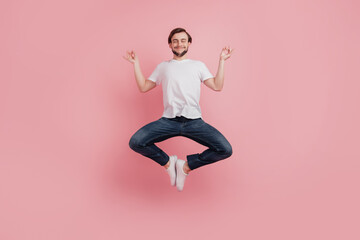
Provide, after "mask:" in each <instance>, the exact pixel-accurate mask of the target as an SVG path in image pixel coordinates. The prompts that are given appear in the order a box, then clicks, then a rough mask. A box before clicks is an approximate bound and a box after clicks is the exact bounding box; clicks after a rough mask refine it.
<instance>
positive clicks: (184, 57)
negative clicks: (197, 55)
mask: <svg viewBox="0 0 360 240" xmlns="http://www.w3.org/2000/svg"><path fill="white" fill-rule="evenodd" d="M186 55H187V54H185V55H184V56H182V57H178V56H176V55H175V54H174V56H173V59H174V60H177V61H181V60H185V59H187V57H186Z"/></svg>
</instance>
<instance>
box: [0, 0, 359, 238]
mask: <svg viewBox="0 0 360 240" xmlns="http://www.w3.org/2000/svg"><path fill="white" fill-rule="evenodd" d="M359 9H360V4H359V2H358V1H350V0H348V1H340V0H339V1H330V0H329V1H325V0H324V1H312V0H311V1H309V0H306V1H300V0H299V1H285V0H284V1H235V0H224V1H208V0H206V1H205V0H201V1H193V0H191V1H190V0H183V1H170V0H167V1H165V0H161V1H144V0H143V1H115V0H113V1H109V0H107V1H104V0H101V1H100V0H93V1H81V0H71V1H70V0H66V1H46V0H35V1H34V0H32V1H25V0H22V1H2V2H1V3H0V16H1V21H0V28H1V29H0V30H1V38H0V52H1V54H0V55H1V57H0V68H1V71H0V74H1V75H0V79H1V85H0V110H1V111H0V114H1V115H0V164H1V165H0V194H1V196H0V226H1V227H0V239H1V240H13V239H16V240H26V239H36V240H40V239H44V240H45V239H46V240H49V239H50V240H58V239H59V240H63V239H67V240H72V239H87V240H92V239H107V240H111V239H173V240H177V239H179V240H180V239H207V240H209V239H220V238H223V239H241V238H242V239H259V240H260V239H274V240H275V239H276V240H282V239H284V240H285V239H292V240H293V239H347V240H349V239H359V238H360V233H359V230H358V229H355V228H356V227H358V225H359V221H360V219H359V218H360V217H359V216H360V207H359V202H360V192H359V181H360V174H359V173H360V171H359V170H360V164H359V159H360V151H359V145H360V137H359V136H360V127H359V122H360V112H359V101H360V97H359V87H360V84H359V79H360V71H359V64H360V57H359V56H360V45H359V43H360V24H359V23H360V17H359V16H360V10H359ZM175 27H184V28H185V29H187V30H188V31H189V32H190V34H191V35H192V37H193V44H192V45H191V46H190V48H189V56H188V57H189V58H192V59H198V60H201V61H203V62H204V63H205V64H206V65H207V66H208V68H209V69H210V71H211V72H212V73H213V74H216V71H217V64H218V57H219V54H220V51H221V49H222V48H223V47H224V46H226V45H230V46H231V47H233V48H235V50H234V53H233V56H232V57H231V58H230V59H229V60H227V61H226V65H225V85H224V89H223V91H222V92H214V91H212V90H210V89H209V88H207V87H206V86H205V85H203V86H202V96H201V102H200V103H201V107H202V111H203V118H204V120H205V121H206V122H208V123H209V124H211V125H213V126H214V127H216V128H217V129H218V130H220V131H221V132H222V133H223V134H224V135H225V136H226V137H227V138H228V140H229V141H230V143H231V144H232V146H233V151H234V153H233V155H232V156H231V157H230V158H229V159H227V160H224V161H222V162H219V163H215V164H212V165H208V166H205V167H203V168H199V169H198V170H196V171H193V172H192V173H191V174H190V175H189V177H188V179H187V182H186V183H185V188H184V191H183V192H181V193H179V192H177V190H176V188H174V187H171V186H170V183H169V179H168V176H167V175H166V172H165V170H164V169H163V168H161V167H159V166H158V165H157V164H156V163H155V162H153V161H152V160H150V159H147V158H144V157H142V156H141V155H139V154H137V153H135V152H133V151H132V150H131V149H130V148H129V146H128V141H129V139H130V137H131V135H132V134H133V133H134V132H135V131H136V130H138V129H139V128H140V127H142V126H143V125H145V124H146V123H148V122H150V121H154V120H157V119H158V118H160V117H161V114H162V111H163V106H162V92H161V88H160V87H157V88H155V89H154V90H152V91H150V92H148V93H145V94H142V93H140V92H139V91H138V89H137V86H136V83H135V78H134V71H133V66H132V64H131V63H129V62H127V61H126V60H124V59H123V58H122V56H123V55H124V54H125V51H126V50H131V49H134V50H135V51H136V52H137V54H138V55H139V58H140V63H141V66H142V71H143V73H144V75H145V76H146V77H148V76H149V75H150V74H151V72H152V71H153V70H154V68H155V67H156V65H157V64H158V63H160V62H161V61H164V60H168V59H170V58H172V53H171V50H170V49H169V47H168V45H167V37H168V34H169V32H170V31H171V30H172V29H173V28H175ZM159 146H160V147H162V148H163V149H164V150H165V151H166V152H167V153H168V154H170V155H172V154H176V155H178V156H179V157H180V158H183V159H184V158H185V156H186V155H187V154H191V153H198V152H201V151H203V150H204V149H205V147H204V146H202V145H199V144H198V143H196V142H193V141H191V140H189V139H186V138H182V137H176V138H172V139H170V140H167V141H164V142H162V143H159Z"/></svg>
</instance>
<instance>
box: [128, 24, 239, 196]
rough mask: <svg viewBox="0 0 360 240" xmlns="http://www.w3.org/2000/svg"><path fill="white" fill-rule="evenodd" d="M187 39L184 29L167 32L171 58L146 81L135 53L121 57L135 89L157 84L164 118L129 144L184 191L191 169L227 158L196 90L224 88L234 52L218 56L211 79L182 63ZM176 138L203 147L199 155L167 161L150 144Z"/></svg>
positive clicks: (200, 66)
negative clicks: (131, 66) (129, 65)
mask: <svg viewBox="0 0 360 240" xmlns="http://www.w3.org/2000/svg"><path fill="white" fill-rule="evenodd" d="M191 42H192V38H191V36H190V34H189V33H188V32H186V30H185V29H183V28H176V29H174V30H172V31H171V33H170V35H169V38H168V43H169V47H170V48H171V50H172V52H173V54H174V55H173V59H171V60H168V61H164V62H161V63H160V64H158V65H157V67H156V69H155V70H154V72H153V73H152V74H151V76H150V77H149V78H148V79H145V77H144V76H143V74H142V72H141V69H140V63H139V59H138V57H137V55H136V54H135V52H134V51H131V52H129V51H127V55H126V57H125V56H124V58H125V59H126V60H128V61H129V62H131V63H133V64H134V70H135V78H136V82H137V85H138V87H139V90H140V91H141V92H147V91H149V90H151V89H153V88H154V87H156V86H157V85H159V84H162V90H163V102H164V113H163V115H162V117H161V118H160V119H158V120H156V121H154V122H151V123H149V124H147V125H145V126H143V127H142V128H140V129H139V130H138V131H137V132H136V133H135V134H134V135H133V136H132V137H131V139H130V142H129V146H130V148H131V149H133V150H134V151H136V152H138V153H140V154H142V155H143V156H146V157H148V158H151V159H152V160H154V161H156V162H157V163H159V164H160V165H161V166H164V167H165V169H166V171H167V172H168V174H169V175H170V183H171V185H173V186H174V185H175V183H176V187H177V189H178V190H179V191H182V190H183V187H184V183H185V179H186V177H187V175H188V174H189V172H190V171H191V170H194V169H196V168H199V167H201V166H203V165H206V164H210V163H214V162H216V161H219V160H222V159H225V158H228V157H230V156H231V155H232V147H231V145H230V143H229V142H228V141H227V140H226V138H225V137H224V136H223V135H222V134H221V133H220V132H219V131H218V130H217V129H215V128H214V127H212V126H210V125H209V124H207V123H206V122H204V121H203V119H202V117H201V110H200V105H199V100H200V87H201V86H200V85H201V83H204V84H205V85H206V86H207V87H209V88H211V89H213V90H214V91H221V90H222V88H223V85H224V64H225V60H226V59H228V58H229V57H230V56H231V54H232V51H233V49H230V47H224V48H223V49H222V51H221V54H220V59H219V67H218V72H217V74H216V77H214V76H213V75H212V74H211V73H210V72H209V70H208V69H207V67H206V66H205V64H204V63H203V62H201V61H197V60H192V59H188V58H187V54H186V53H187V52H188V50H189V46H190V45H191ZM175 136H183V137H187V138H190V139H192V140H194V141H196V142H198V143H200V144H202V145H204V146H207V147H208V149H206V150H205V151H204V152H202V153H200V154H192V155H188V156H187V162H186V161H184V160H181V159H178V158H177V156H175V155H174V156H170V157H169V156H168V155H167V154H166V153H165V152H164V151H162V150H161V149H160V148H159V147H157V146H156V145H155V144H154V143H156V142H161V141H164V140H166V139H168V138H171V137H175Z"/></svg>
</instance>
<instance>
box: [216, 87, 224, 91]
mask: <svg viewBox="0 0 360 240" xmlns="http://www.w3.org/2000/svg"><path fill="white" fill-rule="evenodd" d="M222 89H223V88H222V87H214V91H215V92H221V90H222Z"/></svg>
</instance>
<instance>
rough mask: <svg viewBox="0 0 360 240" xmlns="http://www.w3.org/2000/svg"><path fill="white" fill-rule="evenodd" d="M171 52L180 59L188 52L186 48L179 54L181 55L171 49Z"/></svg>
mask: <svg viewBox="0 0 360 240" xmlns="http://www.w3.org/2000/svg"><path fill="white" fill-rule="evenodd" d="M171 51H172V52H173V53H174V54H175V55H176V56H178V57H182V56H184V55H185V54H186V53H187V52H188V48H187V49H185V50H184V51H183V52H181V53H178V52H176V51H174V50H173V49H171Z"/></svg>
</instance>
